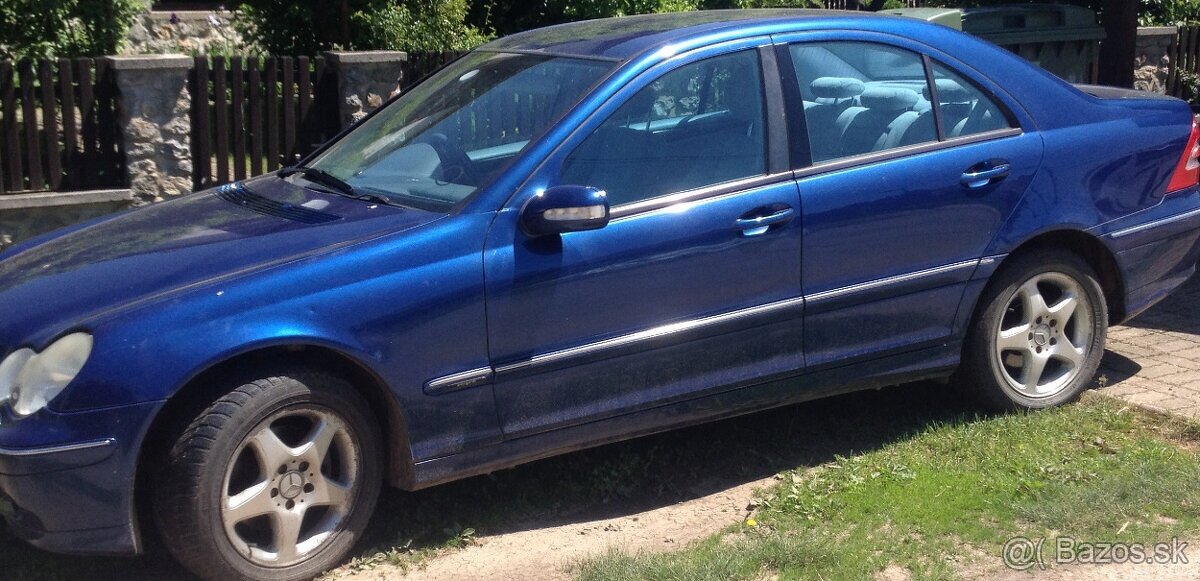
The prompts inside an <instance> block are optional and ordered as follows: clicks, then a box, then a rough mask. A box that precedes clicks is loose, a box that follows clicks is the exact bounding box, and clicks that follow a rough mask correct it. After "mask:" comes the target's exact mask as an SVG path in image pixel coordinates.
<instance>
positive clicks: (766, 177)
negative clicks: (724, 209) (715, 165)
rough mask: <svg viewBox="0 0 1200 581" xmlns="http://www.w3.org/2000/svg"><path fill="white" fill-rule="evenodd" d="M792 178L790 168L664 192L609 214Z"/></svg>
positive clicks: (629, 212) (620, 215) (622, 214)
mask: <svg viewBox="0 0 1200 581" xmlns="http://www.w3.org/2000/svg"><path fill="white" fill-rule="evenodd" d="M791 179H792V172H791V171H790V170H789V171H785V172H781V173H773V174H761V175H756V176H751V177H748V178H740V179H736V180H732V181H728V182H722V183H719V184H713V185H710V186H704V187H701V188H696V189H693V190H684V191H682V192H675V193H673V194H664V195H662V196H658V197H656V198H648V199H645V200H640V201H637V202H630V203H628V204H621V205H618V206H613V208H612V209H611V210H609V213H608V215H609V218H610V219H612V220H617V219H620V218H626V217H629V216H633V215H636V214H641V213H643V212H650V211H652V210H659V209H662V208H666V207H669V206H674V205H675V204H681V203H684V202H694V201H697V200H703V199H706V198H716V197H719V196H725V195H729V194H734V193H738V192H743V191H746V190H752V189H756V188H762V187H767V186H773V185H776V184H781V183H784V182H787V181H788V180H791Z"/></svg>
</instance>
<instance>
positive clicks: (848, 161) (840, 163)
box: [795, 127, 1024, 179]
mask: <svg viewBox="0 0 1200 581" xmlns="http://www.w3.org/2000/svg"><path fill="white" fill-rule="evenodd" d="M1023 133H1024V131H1022V130H1021V128H1020V127H1008V128H1005V129H993V130H991V131H984V132H983V133H975V134H973V135H966V136H963V137H951V138H950V139H947V140H945V141H929V142H926V143H918V144H916V145H906V146H904V147H897V148H894V149H885V150H883V151H873V152H870V153H863V154H860V155H854V156H851V157H844V158H839V159H832V160H829V161H822V162H820V163H816V164H813V165H810V166H808V167H803V168H798V169H797V170H796V172H795V176H796V179H800V178H805V177H808V176H811V175H816V174H822V173H827V172H833V171H838V170H843V169H849V168H852V167H858V166H860V165H868V164H872V163H876V162H880V161H888V160H892V159H898V158H901V157H909V156H913V155H917V154H919V153H929V152H931V151H940V150H943V149H950V148H952V147H958V146H961V145H969V144H971V143H980V142H983V141H992V140H995V139H1003V138H1005V137H1014V136H1017V135H1021V134H1023Z"/></svg>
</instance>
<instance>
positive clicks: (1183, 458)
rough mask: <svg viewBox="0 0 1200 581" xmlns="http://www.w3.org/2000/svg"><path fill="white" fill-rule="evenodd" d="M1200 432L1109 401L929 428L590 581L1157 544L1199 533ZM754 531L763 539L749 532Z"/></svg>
mask: <svg viewBox="0 0 1200 581" xmlns="http://www.w3.org/2000/svg"><path fill="white" fill-rule="evenodd" d="M1195 437H1196V430H1195V428H1194V427H1192V426H1187V425H1184V424H1180V423H1177V422H1176V421H1174V420H1170V419H1166V418H1162V417H1157V416H1149V415H1146V414H1143V413H1140V412H1136V411H1133V410H1130V409H1128V408H1125V407H1122V406H1121V405H1120V404H1119V403H1116V402H1114V401H1112V400H1109V399H1106V398H1102V397H1092V398H1089V399H1088V400H1087V401H1086V402H1084V403H1081V404H1078V405H1074V406H1069V407H1066V408H1062V409H1058V410H1052V411H1048V412H1042V413H1032V414H1013V415H1006V416H998V417H990V418H981V419H977V420H976V419H974V418H971V417H970V416H967V415H964V416H962V417H960V418H957V419H943V420H938V421H934V422H931V423H930V424H929V425H927V426H924V427H921V428H919V429H918V430H916V431H915V432H914V433H913V434H912V435H911V437H909V438H906V439H904V440H902V441H899V442H896V443H894V444H891V445H887V446H883V447H880V448H878V449H875V450H872V451H869V452H866V453H863V454H860V455H852V456H839V457H837V458H836V459H834V460H833V461H831V462H828V463H826V464H823V465H821V466H818V467H815V468H798V469H794V470H787V471H784V472H781V473H780V474H779V475H778V476H777V478H778V483H777V484H776V485H775V486H774V487H772V488H771V489H769V490H767V491H764V492H763V494H762V496H761V499H760V501H759V507H758V510H757V511H756V513H755V514H754V515H753V517H752V518H751V519H748V520H747V522H746V523H743V524H742V525H741V526H737V527H733V528H731V529H729V530H726V531H724V532H722V533H721V534H718V535H714V536H712V537H710V538H707V539H705V540H702V541H700V542H697V543H695V544H693V545H691V546H689V547H687V548H686V549H684V550H681V551H677V552H672V553H657V554H654V553H640V554H629V553H623V552H619V551H614V552H610V553H608V554H606V555H604V556H601V557H599V558H596V559H591V560H588V561H584V562H582V563H580V564H578V565H576V566H575V568H574V573H575V574H576V576H577V578H578V579H580V580H584V581H607V580H629V579H662V580H666V579H680V580H683V579H687V580H697V581H701V580H706V579H713V580H717V579H720V580H732V579H763V578H772V576H778V578H780V579H865V578H871V577H872V576H873V575H875V574H876V573H878V572H880V571H882V570H884V569H885V568H887V567H889V566H900V567H904V568H906V569H908V570H909V571H910V572H912V573H913V574H914V576H915V577H916V578H924V579H953V578H957V577H959V575H960V573H961V572H962V571H963V570H964V568H966V567H970V566H971V565H972V564H975V565H977V566H978V565H983V566H987V565H991V566H993V567H994V566H999V565H1000V559H999V557H998V556H999V554H1000V549H1001V547H1002V545H1003V544H1004V542H1005V540H1006V539H1008V538H1010V537H1013V536H1016V535H1021V536H1025V537H1029V538H1038V537H1055V536H1072V537H1074V538H1077V539H1080V540H1089V541H1123V542H1145V543H1150V542H1159V541H1164V540H1167V539H1169V538H1170V537H1175V536H1183V537H1187V536H1188V535H1194V534H1195V533H1196V532H1197V531H1200V458H1198V457H1197V455H1196V453H1194V452H1193V451H1191V450H1190V447H1191V444H1192V442H1193V440H1194V438H1195ZM749 525H754V526H749Z"/></svg>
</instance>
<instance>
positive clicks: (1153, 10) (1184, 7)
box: [1138, 0, 1200, 26]
mask: <svg viewBox="0 0 1200 581" xmlns="http://www.w3.org/2000/svg"><path fill="white" fill-rule="evenodd" d="M1196 22H1200V0H1142V4H1141V6H1140V7H1139V9H1138V24H1139V25H1140V26H1163V25H1169V24H1189V23H1196Z"/></svg>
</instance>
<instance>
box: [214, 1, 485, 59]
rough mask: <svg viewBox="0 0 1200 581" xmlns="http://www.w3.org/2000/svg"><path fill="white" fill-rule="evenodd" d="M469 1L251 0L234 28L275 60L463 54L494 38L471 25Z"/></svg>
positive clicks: (240, 11)
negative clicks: (353, 53)
mask: <svg viewBox="0 0 1200 581" xmlns="http://www.w3.org/2000/svg"><path fill="white" fill-rule="evenodd" d="M468 8H469V6H468V3H467V0H399V1H396V0H336V1H330V0H247V1H246V2H245V3H244V4H242V5H241V7H240V8H239V9H238V14H237V17H236V19H235V25H236V26H237V27H238V30H239V31H240V32H241V33H242V35H243V37H244V38H246V39H247V40H248V41H250V42H251V43H253V44H255V45H257V46H258V47H259V48H261V49H262V50H264V51H266V52H269V53H274V54H292V55H300V54H310V55H311V54H316V53H318V52H320V51H323V50H331V49H336V50H410V51H422V50H463V49H468V48H472V47H474V46H476V45H478V44H480V43H481V42H484V41H486V40H487V39H488V38H489V37H490V35H489V34H488V33H486V32H484V31H482V30H480V29H479V28H476V27H474V26H470V25H468V24H467V23H466V16H467V10H468Z"/></svg>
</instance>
